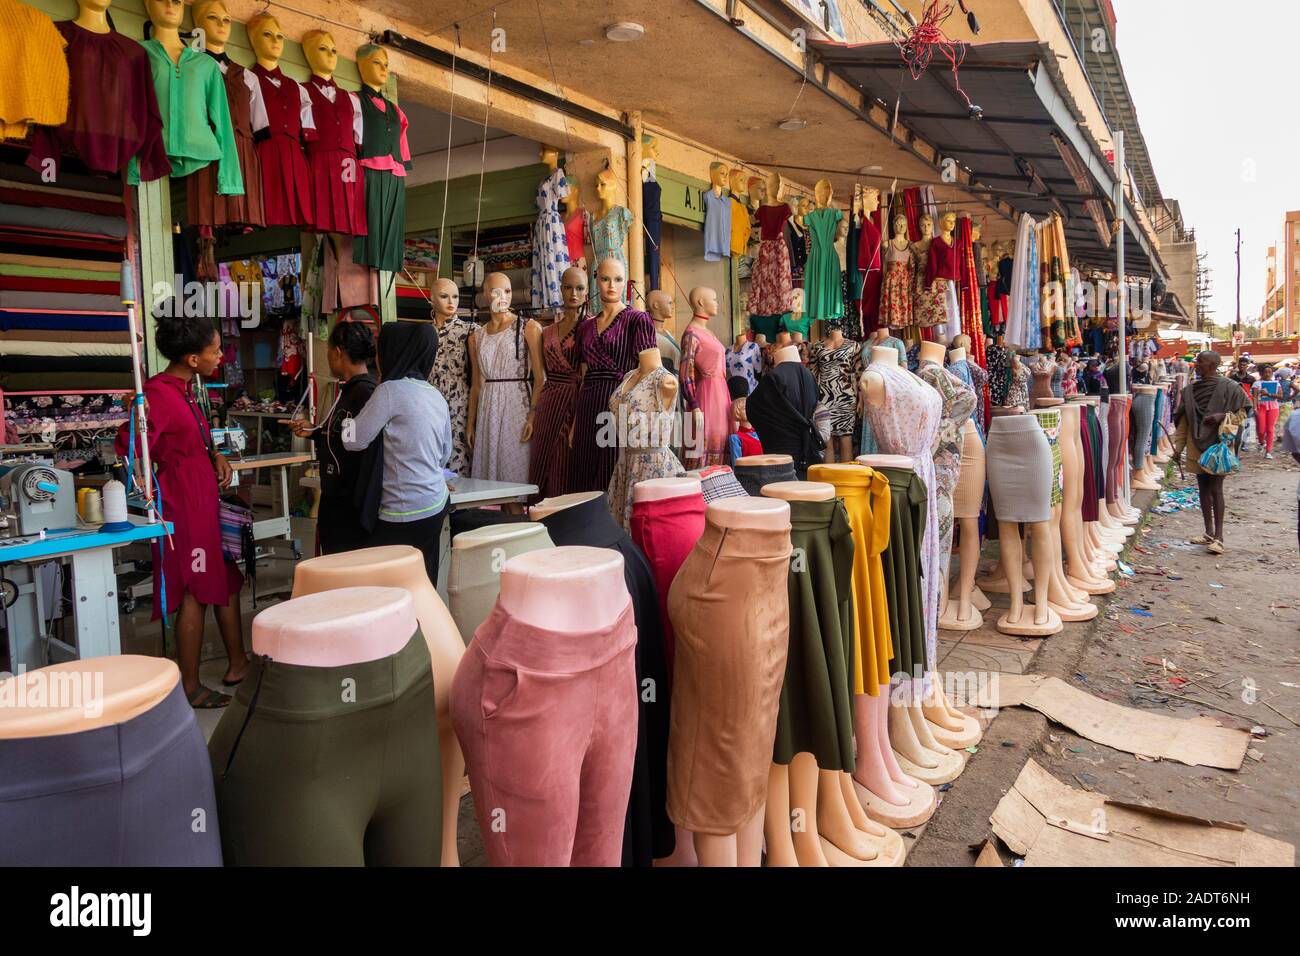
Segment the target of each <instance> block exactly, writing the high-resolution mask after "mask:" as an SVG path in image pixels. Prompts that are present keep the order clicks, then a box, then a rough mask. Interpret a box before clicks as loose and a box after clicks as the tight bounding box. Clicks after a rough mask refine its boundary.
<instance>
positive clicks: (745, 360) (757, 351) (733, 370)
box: [727, 342, 763, 392]
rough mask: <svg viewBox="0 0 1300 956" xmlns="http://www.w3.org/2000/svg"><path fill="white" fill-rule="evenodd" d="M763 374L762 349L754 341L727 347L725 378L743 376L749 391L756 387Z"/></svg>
mask: <svg viewBox="0 0 1300 956" xmlns="http://www.w3.org/2000/svg"><path fill="white" fill-rule="evenodd" d="M761 374H763V350H762V349H761V348H759V346H758V344H757V343H756V342H746V343H745V344H744V345H742V346H741V347H740V348H739V349H735V348H731V349H727V378H743V379H744V380H745V383H746V385H747V386H748V389H749V391H751V392H752V391H753V390H754V389H756V388H758V377H759V375H761Z"/></svg>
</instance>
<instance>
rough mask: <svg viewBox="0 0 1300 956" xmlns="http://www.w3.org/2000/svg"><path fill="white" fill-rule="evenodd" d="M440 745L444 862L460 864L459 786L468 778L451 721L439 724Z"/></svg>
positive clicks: (446, 863) (444, 863) (447, 864)
mask: <svg viewBox="0 0 1300 956" xmlns="http://www.w3.org/2000/svg"><path fill="white" fill-rule="evenodd" d="M438 746H439V748H440V749H439V751H438V754H439V758H440V760H439V762H440V763H441V764H442V865H443V866H460V853H459V852H458V851H457V849H456V824H457V818H458V817H459V815H460V787H461V782H462V781H463V780H464V778H465V755H464V754H463V753H462V752H461V749H460V741H459V740H457V739H456V732H455V731H454V730H453V729H452V727H451V722H450V721H448V722H447V725H446V726H445V727H444V726H439V727H438Z"/></svg>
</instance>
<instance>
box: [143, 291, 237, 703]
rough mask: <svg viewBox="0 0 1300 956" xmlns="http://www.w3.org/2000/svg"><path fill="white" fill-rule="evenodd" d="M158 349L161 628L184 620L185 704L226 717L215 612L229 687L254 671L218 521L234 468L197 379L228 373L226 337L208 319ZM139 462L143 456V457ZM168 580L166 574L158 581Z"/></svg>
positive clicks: (161, 335)
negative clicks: (213, 653)
mask: <svg viewBox="0 0 1300 956" xmlns="http://www.w3.org/2000/svg"><path fill="white" fill-rule="evenodd" d="M154 343H155V344H156V345H157V347H158V351H159V352H161V353H162V355H163V356H164V357H165V358H166V359H167V360H168V362H169V363H170V364H168V366H167V368H165V369H163V371H161V372H160V373H158V374H157V375H155V376H153V377H152V378H151V379H149V381H147V382H145V385H144V396H145V403H146V408H147V411H148V419H149V457H150V459H151V460H152V462H153V465H154V470H155V472H156V473H157V475H158V489H159V497H160V498H161V508H162V516H163V518H164V520H166V521H169V522H172V523H173V524H174V525H175V530H174V531H173V532H172V533H171V534H170V535H168V536H166V537H164V538H162V539H159V541H156V542H155V543H154V570H155V586H154V592H153V620H155V621H156V620H158V619H159V618H160V617H161V616H162V603H161V595H162V594H163V593H164V592H165V593H166V596H167V612H168V613H169V614H170V613H175V614H176V624H175V628H176V648H177V657H178V658H179V660H178V662H177V663H178V664H179V665H180V669H181V682H182V683H183V685H184V687H185V695H186V696H187V697H188V698H189V701H190V704H191V705H192V706H193V707H196V708H200V709H208V708H214V707H224V706H226V704H228V703H230V697H229V696H228V695H226V694H222V693H218V692H217V691H215V690H212V689H211V688H209V687H205V686H203V685H202V684H200V683H199V652H200V649H201V647H202V644H203V623H204V618H205V617H206V609H207V607H208V606H209V605H211V607H212V610H213V614H214V615H215V617H216V620H217V627H218V628H219V629H220V631H221V640H222V642H223V643H224V644H225V645H226V656H227V658H228V666H227V668H226V676H225V679H224V680H223V683H224V684H226V685H227V686H233V685H235V684H238V683H239V682H240V681H241V680H243V678H244V672H245V671H246V670H247V668H248V655H247V654H245V653H244V635H243V626H242V624H241V622H240V616H239V589H240V587H241V586H242V585H243V582H244V579H243V576H242V575H241V574H240V573H239V569H238V568H236V567H235V565H234V563H233V562H230V561H227V560H226V559H225V556H224V554H223V553H222V550H221V524H220V519H219V515H218V511H217V505H218V501H219V496H220V490H219V488H220V489H224V488H226V487H228V486H229V484H230V477H231V471H230V463H229V462H228V461H226V459H225V458H223V457H222V456H221V455H218V454H215V453H214V452H213V451H212V449H211V443H210V440H209V433H208V424H207V421H206V419H205V418H204V417H203V412H202V410H201V409H200V408H199V407H198V404H197V403H196V402H195V400H194V376H195V375H202V376H204V377H205V378H206V377H208V376H210V375H212V373H213V372H215V371H216V370H217V366H218V365H220V364H221V336H220V335H218V334H217V330H216V329H215V328H213V326H212V322H211V320H210V319H206V318H193V317H183V318H169V317H161V318H159V319H158V320H157V330H156V332H155V334H154ZM129 427H130V424H129V423H128V424H126V425H123V426H122V427H121V429H120V430H119V431H118V433H117V453H118V455H123V456H124V455H125V454H126V449H127V446H128V444H129V443H130V437H129V432H128V429H129ZM136 453H137V460H139V458H138V454H139V448H137V449H136ZM159 570H161V573H158V572H159Z"/></svg>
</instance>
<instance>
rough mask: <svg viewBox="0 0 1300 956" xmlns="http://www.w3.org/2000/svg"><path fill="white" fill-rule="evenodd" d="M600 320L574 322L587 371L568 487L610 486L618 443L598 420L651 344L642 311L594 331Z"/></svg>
mask: <svg viewBox="0 0 1300 956" xmlns="http://www.w3.org/2000/svg"><path fill="white" fill-rule="evenodd" d="M619 208H622V207H619ZM599 324H600V316H599V315H598V316H596V317H594V318H591V319H588V320H587V321H585V322H581V323H579V324H578V329H577V331H576V332H575V333H574V334H575V336H576V339H577V349H578V355H579V356H580V357H581V359H582V364H583V365H585V366H586V374H585V375H584V376H583V378H582V384H581V385H580V386H579V389H578V402H577V407H576V410H575V412H574V424H573V452H572V455H573V461H572V468H573V472H572V474H573V486H572V488H570V490H571V491H604V490H605V489H607V488H608V487H609V480H610V478H611V477H613V475H614V467H615V465H617V464H618V447H617V443H616V442H611V441H608V440H605V441H602V440H601V438H600V435H601V425H600V423H601V422H602V421H603V420H604V419H606V418H608V416H609V400H610V397H611V396H612V395H613V394H614V390H615V389H617V388H618V386H619V383H621V382H622V381H623V376H625V375H626V374H627V373H628V372H630V371H632V369H634V368H636V365H637V354H638V353H640V352H643V351H645V350H646V349H652V348H654V347H655V324H654V320H653V319H651V318H650V316H648V315H646V314H645V313H644V312H638V311H636V310H635V309H624V310H623V311H621V312H620V313H619V314H618V315H616V316H615V317H614V321H613V322H611V323H610V324H609V325H608V326H607V327H606V328H605V330H604V331H603V332H601V331H598V327H599ZM607 437H608V436H607Z"/></svg>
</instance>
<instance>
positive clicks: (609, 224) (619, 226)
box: [591, 206, 632, 305]
mask: <svg viewBox="0 0 1300 956" xmlns="http://www.w3.org/2000/svg"><path fill="white" fill-rule="evenodd" d="M630 228H632V210H630V209H628V208H627V207H626V206H615V207H614V208H613V209H611V210H610V211H609V214H608V215H606V216H602V217H601V218H599V219H597V220H596V221H595V222H594V223H592V224H591V247H592V249H593V250H595V255H594V256H593V257H592V263H591V300H592V302H593V303H597V302H599V301H600V296H599V295H598V294H597V291H596V290H597V286H596V271H597V269H598V268H599V267H600V264H601V263H602V262H604V261H605V260H606V259H617V260H618V261H619V262H621V263H623V269H624V270H625V271H624V275H626V274H627V273H626V270H627V250H626V249H625V248H624V246H625V245H626V243H627V232H628V230H629V229H630ZM623 304H624V305H626V304H627V290H626V289H624V290H623Z"/></svg>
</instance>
